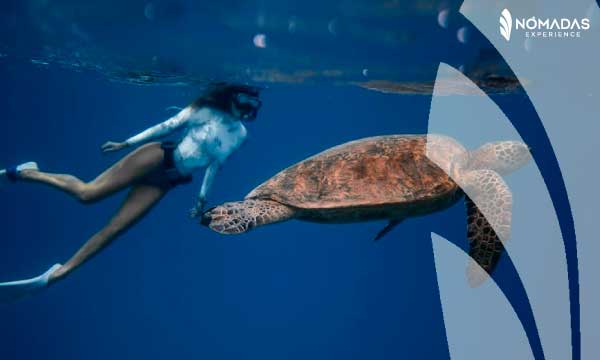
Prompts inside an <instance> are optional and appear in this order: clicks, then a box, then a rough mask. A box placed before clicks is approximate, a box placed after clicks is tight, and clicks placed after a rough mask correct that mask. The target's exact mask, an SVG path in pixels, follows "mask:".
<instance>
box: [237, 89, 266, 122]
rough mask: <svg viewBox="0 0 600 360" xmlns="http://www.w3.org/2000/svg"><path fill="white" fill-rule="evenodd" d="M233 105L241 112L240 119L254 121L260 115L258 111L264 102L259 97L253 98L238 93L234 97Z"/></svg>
mask: <svg viewBox="0 0 600 360" xmlns="http://www.w3.org/2000/svg"><path fill="white" fill-rule="evenodd" d="M233 105H234V106H235V109H236V110H237V111H238V112H239V114H238V117H239V118H240V119H242V120H254V119H256V115H257V114H258V109H260V106H261V105H262V102H261V101H260V99H259V98H258V96H253V95H250V94H246V93H237V94H236V95H235V96H234V97H233Z"/></svg>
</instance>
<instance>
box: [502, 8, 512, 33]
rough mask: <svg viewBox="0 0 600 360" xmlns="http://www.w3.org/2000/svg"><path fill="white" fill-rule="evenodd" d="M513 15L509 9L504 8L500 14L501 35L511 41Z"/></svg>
mask: <svg viewBox="0 0 600 360" xmlns="http://www.w3.org/2000/svg"><path fill="white" fill-rule="evenodd" d="M512 24H513V22H512V16H511V15H510V11H508V9H504V10H502V14H500V35H502V36H503V37H504V38H505V39H506V41H510V33H511V32H512Z"/></svg>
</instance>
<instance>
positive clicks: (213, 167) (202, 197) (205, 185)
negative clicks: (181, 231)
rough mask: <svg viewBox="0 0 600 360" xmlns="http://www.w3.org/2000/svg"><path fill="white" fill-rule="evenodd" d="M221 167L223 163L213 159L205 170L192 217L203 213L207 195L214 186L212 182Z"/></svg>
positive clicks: (191, 213) (191, 212) (192, 210)
mask: <svg viewBox="0 0 600 360" xmlns="http://www.w3.org/2000/svg"><path fill="white" fill-rule="evenodd" d="M220 167H221V164H220V163H219V162H218V161H213V162H212V163H211V164H210V165H209V166H208V167H207V168H206V171H205V172H204V179H203V180H202V187H201V188H200V193H199V194H198V199H197V201H196V205H195V206H194V207H193V208H192V209H191V210H190V216H191V217H192V218H195V217H197V216H199V215H201V213H202V210H203V209H204V205H205V204H206V195H207V194H208V191H209V190H210V188H211V187H212V184H213V182H214V180H215V177H216V175H217V172H218V171H219V168H220Z"/></svg>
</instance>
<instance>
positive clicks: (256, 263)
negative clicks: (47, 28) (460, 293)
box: [0, 64, 466, 359]
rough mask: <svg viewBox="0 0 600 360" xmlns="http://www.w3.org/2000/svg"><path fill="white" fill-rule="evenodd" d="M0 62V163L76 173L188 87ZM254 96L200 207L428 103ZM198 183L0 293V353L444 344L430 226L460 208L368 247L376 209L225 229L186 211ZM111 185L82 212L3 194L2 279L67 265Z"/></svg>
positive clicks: (77, 355) (86, 173)
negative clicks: (79, 257)
mask: <svg viewBox="0 0 600 360" xmlns="http://www.w3.org/2000/svg"><path fill="white" fill-rule="evenodd" d="M0 73H1V74H0V76H1V77H2V79H3V81H2V83H1V85H0V86H1V93H2V96H1V97H0V107H1V109H2V114H3V115H2V128H3V134H4V136H3V141H2V142H1V143H0V163H2V164H9V163H15V162H21V161H26V160H36V161H38V162H39V164H40V166H41V167H42V169H45V170H48V171H56V172H71V173H73V174H75V175H77V176H80V177H82V178H83V179H91V178H93V177H94V176H95V175H96V174H97V173H98V172H99V171H102V170H103V169H104V168H106V167H107V166H109V165H110V164H111V163H112V162H114V161H116V160H117V159H118V157H119V156H122V155H123V154H119V155H111V156H103V155H102V154H101V153H100V151H99V146H100V145H101V144H102V143H103V142H104V141H106V140H109V139H111V140H121V139H124V138H126V137H128V136H130V135H132V134H134V133H136V132H138V131H140V130H142V129H144V128H146V127H148V126H150V125H152V124H154V123H157V122H159V121H162V120H164V119H165V118H166V117H168V116H169V114H168V113H167V112H165V110H164V109H165V108H166V107H168V106H171V105H180V106H181V105H185V104H186V103H187V102H188V101H190V100H191V99H193V97H194V96H195V95H196V93H195V92H194V91H192V90H190V89H189V88H184V89H182V88H176V87H143V86H134V85H126V84H120V83H113V82H109V81H106V80H105V79H104V78H101V77H98V76H96V75H93V74H90V73H74V72H70V71H64V70H58V69H55V68H50V69H38V68H35V67H33V66H30V65H17V64H13V65H10V66H4V67H2V68H0ZM263 100H264V106H263V109H262V110H261V113H260V114H259V118H258V120H257V121H256V122H255V123H252V124H249V125H248V129H249V133H250V136H249V139H248V141H247V143H246V144H245V145H244V147H243V148H242V149H241V150H239V151H238V153H237V154H235V155H234V156H232V158H231V159H230V161H229V162H228V163H227V164H226V166H225V167H224V168H223V170H222V172H221V173H220V174H219V176H218V180H217V182H216V184H215V186H214V189H213V191H212V193H211V194H210V202H211V204H217V203H220V202H223V201H228V200H236V199H240V198H242V197H243V196H244V195H245V194H246V193H247V192H249V191H250V190H251V189H252V188H253V187H254V186H256V185H258V184H259V183H260V182H262V181H264V180H265V179H267V178H268V177H270V176H271V175H273V174H274V173H275V172H277V171H279V170H280V169H282V168H284V167H286V166H288V165H290V164H292V163H294V162H296V161H298V160H301V159H303V158H305V157H307V156H309V155H311V154H314V153H316V152H318V151H321V150H323V149H325V148H327V147H330V146H333V145H336V144H339V143H342V142H345V141H347V140H351V139H355V138H360V137H365V136H371V135H378V134H389V133H416V132H424V131H425V129H426V119H427V114H428V110H429V104H430V99H429V97H426V96H397V95H385V94H381V93H376V92H370V91H367V90H363V89H359V88H352V87H333V86H331V87H325V86H320V87H310V86H290V87H272V88H269V89H267V90H265V91H264V93H263ZM200 178H201V176H196V180H195V182H194V184H192V185H189V186H186V187H180V188H177V189H175V190H174V191H173V192H172V193H170V194H169V196H168V197H167V198H165V199H164V200H163V201H162V202H161V203H160V204H159V205H158V206H157V207H156V208H155V210H154V211H153V212H151V213H150V215H149V216H148V217H147V218H146V219H144V220H143V221H142V222H141V223H139V224H138V225H137V226H136V227H135V228H134V229H132V230H130V231H129V232H128V233H127V234H125V235H124V236H122V237H121V238H120V239H118V240H117V241H116V242H115V243H114V244H113V245H112V246H111V247H110V248H108V249H107V250H106V251H104V252H103V253H101V254H100V255H99V256H98V257H97V258H95V259H93V260H92V261H91V262H89V263H88V264H86V265H85V266H84V267H82V268H81V269H80V270H79V271H77V272H75V273H74V274H73V275H72V276H71V277H70V278H68V279H67V280H65V281H64V282H61V283H59V284H57V285H56V286H55V287H52V288H50V289H49V290H47V291H45V292H43V293H42V294H39V295H37V296H35V297H31V298H28V299H25V300H23V301H20V302H17V303H14V304H9V305H1V306H0V318H1V319H2V321H1V322H0V357H1V358H3V359H39V358H47V359H59V358H60V359H106V358H146V359H163V358H167V357H169V358H191V357H194V358H199V357H201V356H203V357H206V358H210V359H259V358H260V359H281V358H287V359H305V358H307V357H311V358H315V359H333V358H340V359H347V358H353V359H364V358H375V359H395V358H435V359H440V358H447V357H448V352H447V346H446V340H445V334H444V327H443V321H442V313H441V306H440V301H439V292H438V289H437V284H436V277H435V269H434V263H433V254H432V248H431V240H430V235H429V233H430V231H431V230H436V231H438V232H440V233H441V234H443V235H444V236H447V237H449V238H453V237H454V238H460V237H463V238H464V230H465V220H464V210H463V206H462V203H459V204H457V205H456V206H454V207H453V208H451V209H450V210H448V211H445V212H443V213H439V214H434V215H431V216H428V217H423V218H417V219H411V220H410V221H406V222H405V223H403V224H402V225H401V226H399V227H398V228H397V229H396V230H395V231H394V232H392V233H391V235H389V236H388V237H386V238H385V239H384V240H382V241H381V242H379V243H377V244H375V243H373V242H372V238H373V236H374V235H375V234H376V232H377V231H378V230H380V228H381V227H382V226H384V223H383V222H375V223H363V224H352V225H318V224H310V223H303V222H297V221H290V222H286V223H282V224H278V225H273V226H268V227H264V228H260V229H257V230H255V231H253V232H251V233H249V234H245V235H242V236H237V237H224V236H220V235H218V234H216V233H212V232H210V231H209V230H207V229H206V228H202V227H200V226H198V225H197V224H195V223H194V222H193V221H191V220H190V219H188V218H187V216H186V212H187V209H188V208H189V207H190V205H191V204H192V202H193V197H194V195H195V194H196V191H197V190H198V188H199V182H200ZM122 197H123V194H120V195H117V196H116V197H114V198H111V199H108V200H106V201H104V202H102V203H100V204H97V205H95V206H88V207H86V206H84V205H81V204H79V203H78V202H77V201H75V200H73V199H71V198H69V197H68V196H66V195H64V194H62V193H60V192H58V191H56V190H51V189H48V188H46V187H44V186H41V185H32V184H16V185H10V186H9V187H5V188H3V189H1V190H0V199H2V200H1V201H2V204H4V206H3V209H2V213H3V216H2V220H1V223H2V228H3V234H2V249H3V251H2V252H1V254H0V280H2V281H5V280H13V279H18V278H24V277H29V276H33V275H35V274H37V273H40V272H42V271H43V270H45V269H46V268H47V267H49V266H50V265H51V264H53V263H55V262H63V261H65V260H66V259H67V258H68V257H69V256H70V255H71V254H72V253H73V252H74V251H75V250H76V249H77V248H78V247H79V246H80V245H81V244H82V243H83V242H84V241H85V240H86V239H87V238H88V237H89V236H90V235H92V234H93V233H94V232H95V231H97V230H98V229H100V227H101V226H103V224H104V223H105V222H106V221H107V220H108V219H109V217H110V216H111V214H112V212H113V211H114V210H115V209H116V207H117V206H118V205H119V203H120V201H121V199H122ZM464 241H465V242H466V240H464Z"/></svg>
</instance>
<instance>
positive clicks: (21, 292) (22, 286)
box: [0, 264, 62, 302]
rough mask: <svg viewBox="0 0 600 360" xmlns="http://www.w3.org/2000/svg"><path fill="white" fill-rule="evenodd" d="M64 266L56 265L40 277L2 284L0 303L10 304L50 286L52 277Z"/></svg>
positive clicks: (0, 284)
mask: <svg viewBox="0 0 600 360" xmlns="http://www.w3.org/2000/svg"><path fill="white" fill-rule="evenodd" d="M61 266H62V265H61V264H56V265H54V266H52V267H51V268H50V269H48V271H46V272H45V273H43V274H42V275H40V276H37V277H34V278H31V279H27V280H18V281H11V282H5V283H0V302H9V301H13V300H17V299H20V298H22V297H25V296H27V295H30V294H33V293H35V292H37V291H40V290H42V289H43V288H45V287H47V286H48V279H49V278H50V275H52V273H54V272H55V271H56V270H58V269H59V268H60V267H61Z"/></svg>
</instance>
